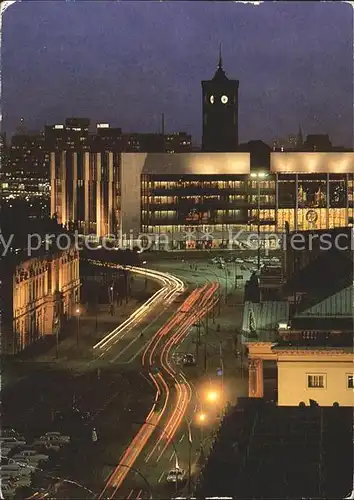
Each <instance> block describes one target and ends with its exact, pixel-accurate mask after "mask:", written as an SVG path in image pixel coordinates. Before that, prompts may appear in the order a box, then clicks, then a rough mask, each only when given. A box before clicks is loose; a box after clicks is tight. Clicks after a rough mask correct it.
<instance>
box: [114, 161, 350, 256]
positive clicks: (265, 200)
mask: <svg viewBox="0 0 354 500" xmlns="http://www.w3.org/2000/svg"><path fill="white" fill-rule="evenodd" d="M353 160H354V155H353V153H350V152H346V153H301V152H298V153H271V155H270V170H269V171H265V170H263V171H261V170H259V168H258V169H257V170H253V171H251V166H250V154H249V153H186V154H175V155H167V154H165V155H164V154H129V153H126V154H122V156H121V192H122V198H121V213H122V219H121V227H122V230H123V233H128V232H129V231H130V230H133V231H134V232H139V231H142V232H145V233H158V234H161V233H169V234H170V235H177V234H178V233H181V232H184V231H200V233H203V232H205V231H209V232H211V233H215V232H217V233H219V238H218V241H217V242H215V244H216V245H219V244H220V240H221V241H224V242H225V243H227V240H228V239H229V238H228V235H229V234H230V231H235V230H237V229H243V230H244V231H257V230H258V229H259V230H260V233H261V234H266V233H269V232H271V233H274V232H277V233H282V232H284V231H285V228H286V227H288V228H289V230H290V231H292V230H305V229H324V228H333V227H344V226H348V224H351V223H352V221H353V208H354V200H353V186H354V185H353V182H354V172H353V170H354V167H353V165H354V162H353ZM201 236H202V234H201ZM202 239H203V238H202ZM202 239H200V240H199V243H198V238H196V240H197V242H194V243H191V245H197V246H198V245H199V246H200V245H202V246H205V245H206V244H207V246H210V245H211V244H212V243H211V242H207V239H205V236H204V243H202ZM172 240H175V238H174V237H172ZM176 244H178V243H177V242H176ZM181 244H182V243H181Z"/></svg>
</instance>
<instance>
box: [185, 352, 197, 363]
mask: <svg viewBox="0 0 354 500" xmlns="http://www.w3.org/2000/svg"><path fill="white" fill-rule="evenodd" d="M195 365H196V362H195V357H194V356H193V354H185V355H184V356H183V366H195Z"/></svg>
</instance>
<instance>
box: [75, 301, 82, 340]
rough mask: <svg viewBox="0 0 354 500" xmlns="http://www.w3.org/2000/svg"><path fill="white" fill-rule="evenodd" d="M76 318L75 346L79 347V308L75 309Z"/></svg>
mask: <svg viewBox="0 0 354 500" xmlns="http://www.w3.org/2000/svg"><path fill="white" fill-rule="evenodd" d="M75 312H76V318H77V328H76V345H77V347H79V337H80V312H81V311H80V308H79V307H77V308H76V311H75Z"/></svg>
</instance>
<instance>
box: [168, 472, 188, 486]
mask: <svg viewBox="0 0 354 500" xmlns="http://www.w3.org/2000/svg"><path fill="white" fill-rule="evenodd" d="M185 479H186V472H185V470H184V469H180V468H175V469H171V470H170V471H169V472H168V473H167V476H166V481H167V483H176V482H177V481H178V482H179V483H181V484H182V483H183V482H184V481H185Z"/></svg>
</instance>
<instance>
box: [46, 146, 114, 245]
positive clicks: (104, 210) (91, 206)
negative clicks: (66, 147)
mask: <svg viewBox="0 0 354 500" xmlns="http://www.w3.org/2000/svg"><path fill="white" fill-rule="evenodd" d="M50 167H51V168H50V181H51V207H50V212H51V215H54V214H55V215H56V216H57V219H58V222H59V224H64V226H66V227H67V228H69V229H71V230H73V229H77V230H78V231H79V232H80V233H81V234H95V235H97V236H99V237H100V236H106V235H108V234H112V233H116V232H117V231H118V230H119V218H120V214H119V207H120V201H119V200H120V184H119V153H113V152H100V153H92V152H88V151H81V152H76V151H75V152H74V151H60V152H52V153H51V164H50Z"/></svg>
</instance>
